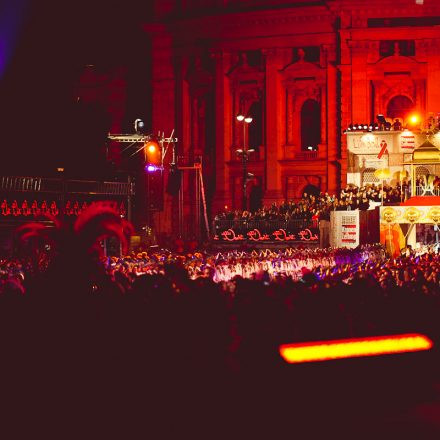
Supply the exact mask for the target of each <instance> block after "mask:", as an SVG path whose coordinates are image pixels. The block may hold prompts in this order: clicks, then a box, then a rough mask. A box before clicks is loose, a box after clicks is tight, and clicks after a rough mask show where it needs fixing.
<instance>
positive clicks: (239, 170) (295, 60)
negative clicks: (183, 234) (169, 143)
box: [144, 0, 440, 230]
mask: <svg viewBox="0 0 440 440" xmlns="http://www.w3.org/2000/svg"><path fill="white" fill-rule="evenodd" d="M438 24H440V3H439V2H438V1H435V0H424V1H419V0H418V1H415V0H402V1H399V2H396V1H394V0H393V1H391V0H380V1H379V0H369V1H361V0H322V1H306V0H303V1H296V2H292V1H282V0H271V1H269V0H253V1H251V0H234V1H231V0H203V1H197V0H180V1H178V0H160V1H156V2H155V6H154V20H152V22H151V23H147V24H145V29H144V30H145V32H146V33H147V34H148V35H149V36H150V38H151V42H152V46H151V47H152V127H153V130H161V131H164V132H165V133H170V132H171V131H172V130H173V129H175V134H176V136H177V137H178V139H179V142H178V144H177V149H178V155H179V156H182V157H184V159H183V160H185V161H189V162H192V161H194V160H197V158H198V157H201V160H202V163H203V173H204V181H205V184H206V195H207V202H208V208H209V211H210V213H211V215H214V214H215V213H216V212H219V211H224V210H225V209H236V208H241V207H242V199H243V189H244V185H243V179H244V176H245V174H244V173H243V161H242V158H241V157H240V155H238V154H237V152H236V150H237V149H243V148H245V149H246V148H247V149H252V150H254V152H252V153H249V161H248V162H247V164H246V165H247V170H248V171H249V172H250V173H252V174H253V176H254V177H253V178H252V180H251V181H250V182H249V184H248V185H247V186H246V190H247V194H246V195H247V204H248V207H249V206H250V207H251V208H252V207H256V206H258V204H259V203H263V204H265V205H268V204H271V203H273V202H280V201H282V200H286V199H294V198H298V197H300V196H301V194H302V193H303V192H305V191H306V192H307V191H317V190H319V191H327V192H329V193H337V192H338V191H339V189H340V188H341V186H344V185H345V184H346V182H347V167H348V154H347V140H346V136H345V135H344V130H345V129H346V128H347V127H348V126H349V125H350V124H352V123H370V122H372V121H375V120H376V115H377V114H383V115H385V117H387V118H391V119H395V118H399V119H401V120H402V121H404V120H405V118H406V117H407V115H408V113H409V112H410V111H411V110H416V111H417V112H418V113H419V114H420V115H421V117H422V119H427V118H428V117H429V116H432V115H434V116H436V115H437V113H438V112H439V111H440V81H439V78H440V28H439V27H438V26H435V25H438ZM238 114H243V115H250V116H251V117H252V118H253V120H252V122H251V123H250V124H244V122H243V121H239V120H237V118H236V116H237V115H238ZM193 179H194V177H193V176H191V174H190V173H188V174H184V179H183V182H184V189H185V202H184V203H183V205H184V206H185V209H186V210H187V214H190V212H191V211H192V210H193V206H192V204H191V203H192V202H191V200H192V198H193V190H192V188H193V186H194V185H193V182H192V180H193ZM260 199H261V200H260ZM172 205H173V201H172V198H171V197H170V196H167V200H166V203H165V206H166V208H165V210H164V212H162V213H158V214H157V215H158V216H159V217H158V219H157V222H158V224H160V225H161V229H164V230H167V229H168V230H171V229H172V228H173V221H174V217H175V215H174V214H175V209H174V211H173V208H172ZM173 213H174V214H173Z"/></svg>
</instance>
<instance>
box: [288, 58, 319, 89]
mask: <svg viewBox="0 0 440 440" xmlns="http://www.w3.org/2000/svg"><path fill="white" fill-rule="evenodd" d="M280 74H281V75H282V77H283V80H284V83H285V84H286V85H287V86H290V85H292V84H295V86H296V87H298V86H300V84H301V83H302V84H304V83H310V82H313V83H316V82H322V81H325V69H322V68H321V67H319V66H317V65H316V64H314V63H310V62H308V61H304V60H303V59H300V60H299V61H297V62H295V63H291V64H288V65H287V66H286V67H284V69H281V70H280ZM303 87H304V86H300V88H303Z"/></svg>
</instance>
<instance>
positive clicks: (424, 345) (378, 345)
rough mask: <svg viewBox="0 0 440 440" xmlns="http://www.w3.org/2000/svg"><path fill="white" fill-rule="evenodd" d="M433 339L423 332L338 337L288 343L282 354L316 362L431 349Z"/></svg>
mask: <svg viewBox="0 0 440 440" xmlns="http://www.w3.org/2000/svg"><path fill="white" fill-rule="evenodd" d="M432 346H433V343H432V341H431V340H430V339H429V338H428V337H426V336H424V335H421V334H417V333H408V334H402V335H391V336H375V337H369V338H360V339H338V340H333V341H319V342H311V343H298V344H285V345H281V346H280V354H281V356H282V357H283V359H284V360H285V361H286V362H288V363H290V364H295V363H302V362H317V361H327V360H332V359H344V358H352V357H363V356H377V355H382V354H393V353H407V352H413V351H424V350H429V349H430V348H431V347H432Z"/></svg>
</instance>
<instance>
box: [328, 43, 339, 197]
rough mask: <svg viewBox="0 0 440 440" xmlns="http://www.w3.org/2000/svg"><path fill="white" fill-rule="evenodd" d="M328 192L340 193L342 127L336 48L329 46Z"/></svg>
mask: <svg viewBox="0 0 440 440" xmlns="http://www.w3.org/2000/svg"><path fill="white" fill-rule="evenodd" d="M326 52H327V66H326V67H327V103H326V107H327V121H326V122H327V191H328V192H329V193H330V194H338V193H339V191H340V180H341V177H340V175H339V171H340V166H339V162H338V159H340V142H341V139H340V137H339V136H338V134H339V133H340V127H339V125H338V121H339V118H338V115H339V112H340V110H341V109H340V108H339V106H338V104H339V101H338V71H337V69H336V66H335V57H336V56H335V47H334V46H327V47H326Z"/></svg>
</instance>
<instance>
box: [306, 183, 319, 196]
mask: <svg viewBox="0 0 440 440" xmlns="http://www.w3.org/2000/svg"><path fill="white" fill-rule="evenodd" d="M304 193H306V194H307V195H312V196H319V188H318V187H317V186H315V185H311V184H309V185H306V186H305V187H304V189H303V191H302V194H304Z"/></svg>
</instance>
